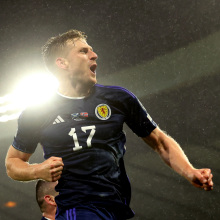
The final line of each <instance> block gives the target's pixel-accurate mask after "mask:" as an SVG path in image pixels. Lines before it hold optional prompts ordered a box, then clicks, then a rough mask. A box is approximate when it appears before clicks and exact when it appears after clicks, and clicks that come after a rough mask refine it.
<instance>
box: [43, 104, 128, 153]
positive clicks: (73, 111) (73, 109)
mask: <svg viewBox="0 0 220 220" xmlns="http://www.w3.org/2000/svg"><path fill="white" fill-rule="evenodd" d="M124 121H125V114H124V112H123V111H122V110H121V109H120V107H118V106H117V105H115V104H114V103H110V102H104V101H102V100H95V101H94V100H92V101H91V100H74V101H68V102H66V103H62V105H58V106H53V107H52V108H51V110H50V111H48V112H47V114H46V115H45V116H44V119H43V124H42V128H41V135H40V137H41V140H40V142H41V144H42V145H43V146H44V147H51V146H53V147H57V148H59V147H62V149H64V148H65V147H67V146H71V147H72V148H74V149H75V150H78V149H81V148H83V147H91V146H92V145H97V144H103V143H108V142H112V141H114V140H116V139H117V138H119V136H120V135H121V133H122V129H123V123H124Z"/></svg>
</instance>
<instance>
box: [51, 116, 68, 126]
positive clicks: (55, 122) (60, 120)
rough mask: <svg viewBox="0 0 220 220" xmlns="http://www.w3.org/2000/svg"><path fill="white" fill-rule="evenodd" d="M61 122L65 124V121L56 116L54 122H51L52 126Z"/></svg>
mask: <svg viewBox="0 0 220 220" xmlns="http://www.w3.org/2000/svg"><path fill="white" fill-rule="evenodd" d="M61 122H65V121H64V120H63V119H62V118H61V117H60V116H59V115H58V116H57V118H56V119H55V121H54V122H53V124H58V123H61Z"/></svg>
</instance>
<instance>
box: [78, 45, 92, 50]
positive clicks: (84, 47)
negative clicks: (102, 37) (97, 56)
mask: <svg viewBox="0 0 220 220" xmlns="http://www.w3.org/2000/svg"><path fill="white" fill-rule="evenodd" d="M82 49H90V50H91V51H93V48H92V47H91V46H88V47H86V46H82V47H81V48H80V50H82Z"/></svg>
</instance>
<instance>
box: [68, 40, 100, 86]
mask: <svg viewBox="0 0 220 220" xmlns="http://www.w3.org/2000/svg"><path fill="white" fill-rule="evenodd" d="M68 47H69V52H68V54H67V56H66V62H67V70H68V73H69V78H70V79H71V82H72V83H74V84H77V83H80V84H81V85H85V86H87V85H88V86H90V85H94V84H95V83H96V82H97V80H96V67H97V64H96V60H97V58H98V56H97V54H96V53H94V52H93V50H92V47H91V46H89V45H88V44H87V42H86V41H85V40H83V39H76V40H74V42H71V41H70V42H68Z"/></svg>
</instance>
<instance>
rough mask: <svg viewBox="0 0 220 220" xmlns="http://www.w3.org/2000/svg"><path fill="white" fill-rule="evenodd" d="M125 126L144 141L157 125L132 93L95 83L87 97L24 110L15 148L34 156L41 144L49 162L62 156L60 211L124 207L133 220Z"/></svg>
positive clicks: (57, 97) (60, 99) (58, 98)
mask: <svg viewBox="0 0 220 220" xmlns="http://www.w3.org/2000/svg"><path fill="white" fill-rule="evenodd" d="M124 123H126V124H127V125H128V126H129V127H130V128H131V129H132V130H133V132H134V133H136V134H137V135H138V136H140V137H146V136H147V135H149V134H150V133H151V132H152V130H154V129H155V127H156V126H157V125H156V123H155V122H154V121H153V120H152V119H151V117H150V116H149V115H148V113H147V111H146V110H145V109H144V107H143V106H142V105H141V103H140V102H139V100H138V99H137V98H136V97H135V96H134V95H133V94H132V93H131V92H129V91H128V90H126V89H124V88H121V87H113V86H101V85H98V84H96V85H95V86H94V87H93V88H92V90H91V92H90V94H89V96H88V97H84V98H70V97H64V96H61V95H58V94H56V95H54V97H53V99H51V100H50V101H49V102H47V103H46V104H44V105H42V106H39V107H35V108H29V109H27V110H25V111H24V112H23V113H22V114H21V116H20V118H19V120H18V131H17V134H16V136H15V138H14V142H13V146H14V147H15V148H16V149H18V150H20V151H23V152H26V153H33V152H34V151H35V149H36V146H37V144H38V143H40V144H41V145H42V146H43V150H44V157H45V159H48V158H49V157H51V156H56V157H62V159H63V162H64V170H63V173H62V176H61V178H60V179H59V182H58V185H57V186H56V190H57V191H58V192H59V195H58V196H57V197H56V202H57V204H58V208H59V210H62V209H66V208H71V207H74V206H76V205H77V204H81V203H83V204H84V203H87V202H91V201H93V202H94V203H99V204H104V205H105V206H108V205H109V207H114V204H115V206H116V207H117V209H119V208H118V207H119V206H121V210H123V212H124V213H128V214H127V217H131V216H132V214H131V210H130V208H129V203H130V197H131V192H130V191H131V189H130V183H129V180H128V178H127V175H126V172H125V167H124V161H123V155H124V153H125V142H126V138H125V133H124V132H123V124H124Z"/></svg>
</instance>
